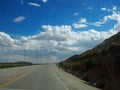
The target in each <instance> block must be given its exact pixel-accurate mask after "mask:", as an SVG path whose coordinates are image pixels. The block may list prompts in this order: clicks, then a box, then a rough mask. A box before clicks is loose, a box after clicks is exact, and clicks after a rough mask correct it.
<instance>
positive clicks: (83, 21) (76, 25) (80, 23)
mask: <svg viewBox="0 0 120 90" xmlns="http://www.w3.org/2000/svg"><path fill="white" fill-rule="evenodd" d="M73 27H74V28H85V27H87V20H86V18H81V19H80V20H79V21H78V22H77V23H73Z"/></svg>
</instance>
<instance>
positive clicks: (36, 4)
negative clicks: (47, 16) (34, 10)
mask: <svg viewBox="0 0 120 90" xmlns="http://www.w3.org/2000/svg"><path fill="white" fill-rule="evenodd" d="M28 4H29V5H30V6H35V7H40V4H38V3H33V2H29V3H28Z"/></svg>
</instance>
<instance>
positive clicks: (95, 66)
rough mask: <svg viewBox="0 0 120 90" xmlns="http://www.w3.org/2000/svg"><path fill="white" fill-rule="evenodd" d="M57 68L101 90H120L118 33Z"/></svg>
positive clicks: (119, 37) (61, 63) (119, 40)
mask: <svg viewBox="0 0 120 90" xmlns="http://www.w3.org/2000/svg"><path fill="white" fill-rule="evenodd" d="M59 67H61V68H62V69H64V70H65V71H67V72H69V73H72V74H74V75H76V76H77V77H80V78H82V79H84V80H86V81H88V82H90V84H92V85H94V86H97V87H99V88H102V89H103V90H120V85H119V83H120V78H119V76H120V32H119V33H117V34H116V35H114V36H112V37H110V38H109V39H106V40H105V41H104V42H102V43H101V44H100V45H97V46H96V47H95V48H93V49H91V50H88V51H86V52H85V53H83V54H81V55H75V56H72V57H70V58H68V59H67V60H65V61H62V62H60V63H59Z"/></svg>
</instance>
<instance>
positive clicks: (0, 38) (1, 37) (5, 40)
mask: <svg viewBox="0 0 120 90" xmlns="http://www.w3.org/2000/svg"><path fill="white" fill-rule="evenodd" d="M2 46H3V47H11V46H14V39H12V38H11V37H10V36H9V35H8V34H6V33H4V32H0V47H2Z"/></svg>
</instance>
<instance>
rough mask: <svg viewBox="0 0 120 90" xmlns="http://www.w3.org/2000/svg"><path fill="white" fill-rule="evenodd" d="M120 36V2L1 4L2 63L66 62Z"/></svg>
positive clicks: (19, 0) (2, 0)
mask: <svg viewBox="0 0 120 90" xmlns="http://www.w3.org/2000/svg"><path fill="white" fill-rule="evenodd" d="M118 32H120V0H0V57H1V58H0V62H13V61H22V60H26V61H27V60H28V61H31V62H40V58H41V60H43V62H47V61H48V60H53V61H55V60H58V61H61V60H65V59H66V58H68V57H70V56H72V55H75V54H81V53H83V52H84V51H86V50H89V49H91V48H93V47H95V46H96V45H98V44H100V43H101V42H102V41H104V40H105V39H107V38H109V37H110V36H112V35H114V34H116V33H118Z"/></svg>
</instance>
